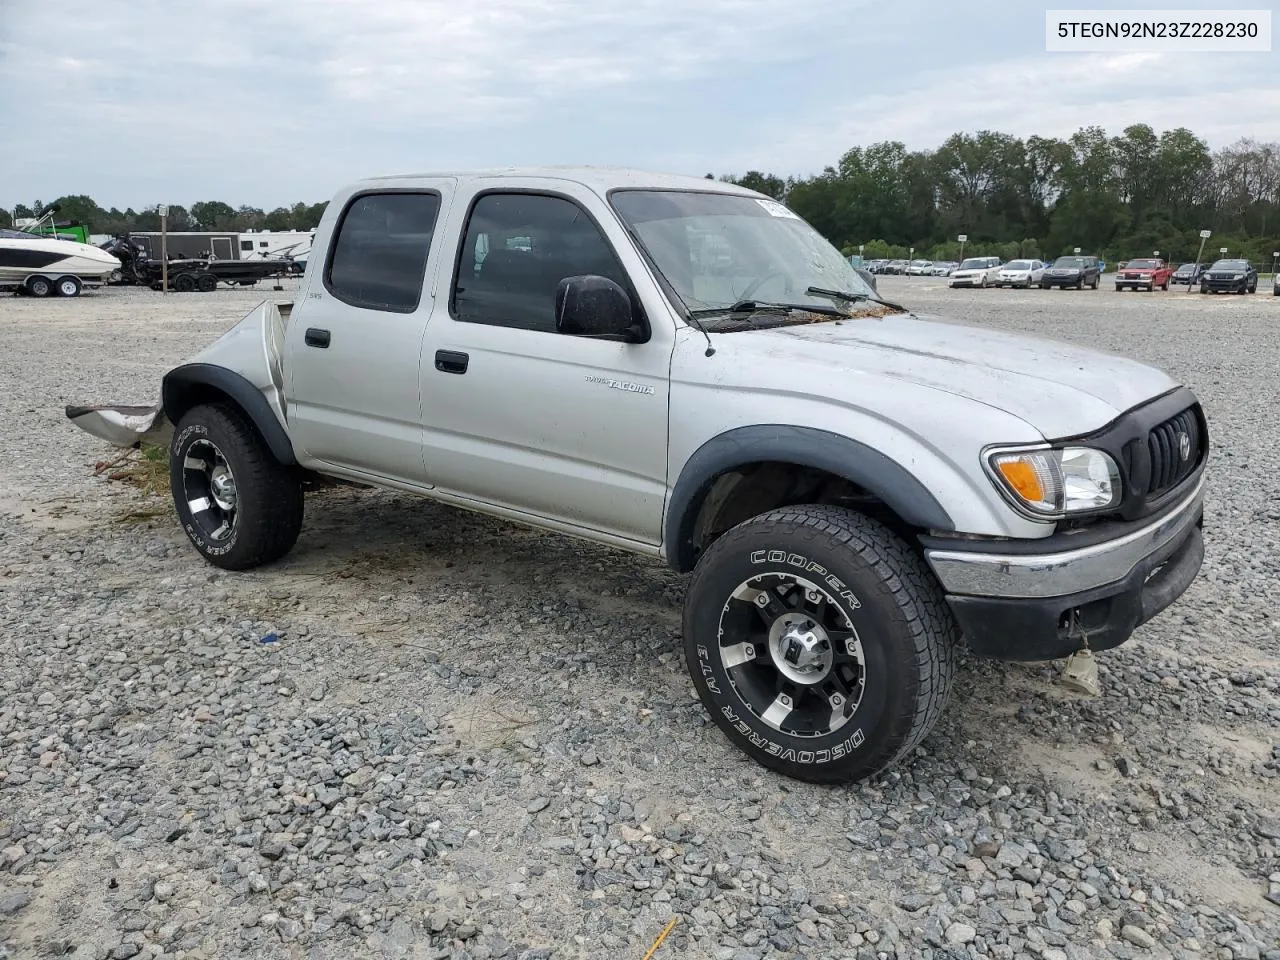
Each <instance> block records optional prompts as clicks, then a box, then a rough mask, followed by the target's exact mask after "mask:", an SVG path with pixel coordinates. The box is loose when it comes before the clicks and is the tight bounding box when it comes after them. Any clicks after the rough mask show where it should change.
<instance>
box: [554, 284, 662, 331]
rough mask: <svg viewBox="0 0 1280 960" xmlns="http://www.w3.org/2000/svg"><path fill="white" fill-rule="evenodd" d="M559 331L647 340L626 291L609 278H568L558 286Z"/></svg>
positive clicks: (557, 314)
mask: <svg viewBox="0 0 1280 960" xmlns="http://www.w3.org/2000/svg"><path fill="white" fill-rule="evenodd" d="M556 332H557V333H563V334H567V335H568V336H571V337H591V338H593V339H596V340H620V341H622V342H624V343H642V342H644V341H645V340H647V339H648V336H647V335H646V331H645V329H644V325H643V324H642V323H640V322H639V321H638V320H637V319H636V316H635V308H634V306H633V305H632V303H631V297H630V295H629V294H628V293H627V291H625V290H623V289H622V287H620V286H619V285H618V284H616V283H615V282H614V281H612V280H610V279H609V278H608V277H601V276H597V275H595V274H586V275H583V276H577V277H565V278H564V279H563V280H561V281H560V283H559V284H558V285H557V286H556Z"/></svg>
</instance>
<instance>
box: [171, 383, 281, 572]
mask: <svg viewBox="0 0 1280 960" xmlns="http://www.w3.org/2000/svg"><path fill="white" fill-rule="evenodd" d="M189 421H198V422H202V423H204V424H205V425H206V426H208V427H210V428H211V429H217V430H220V431H223V432H225V433H226V435H227V436H228V437H230V438H232V439H231V442H232V443H233V444H234V447H235V451H234V452H235V456H236V471H235V472H236V486H237V487H238V488H240V489H241V490H242V491H243V490H247V489H251V490H254V491H257V492H258V495H259V496H261V497H262V499H263V505H262V507H263V509H262V518H261V523H260V524H259V525H258V526H257V527H255V528H254V529H253V530H252V531H248V530H241V531H240V543H242V544H245V545H246V549H244V550H243V551H240V550H233V551H231V552H230V553H227V554H224V555H222V556H219V557H210V556H206V555H204V554H203V553H202V556H205V559H207V560H208V561H209V562H210V563H213V564H215V565H217V566H220V567H223V568H224V569H227V570H248V569H250V568H252V567H258V566H262V565H263V564H267V563H271V562H273V561H275V560H279V559H280V558H281V557H283V556H284V555H285V554H286V553H288V552H289V551H290V550H291V549H293V545H294V544H295V543H296V542H297V540H298V535H299V534H300V533H301V532H302V514H303V494H302V487H301V485H300V484H299V482H298V479H297V477H295V476H294V475H293V473H292V471H290V470H289V468H288V467H286V466H285V465H284V464H282V463H280V461H278V460H276V458H275V457H274V456H272V454H271V451H270V450H269V449H268V448H267V445H266V443H265V441H263V439H262V437H261V435H260V434H259V433H258V428H257V427H256V426H254V424H253V422H252V421H251V420H249V418H248V417H247V416H245V414H244V413H243V412H242V411H241V410H240V408H239V407H236V406H235V405H234V404H230V403H212V404H202V405H201V406H197V407H193V408H192V409H191V410H189V411H188V412H187V414H186V415H185V416H183V418H182V423H181V424H180V425H179V427H178V431H177V432H178V433H179V434H180V433H181V431H182V426H183V425H185V424H186V423H188V422H189ZM174 454H175V455H176V454H177V451H176V450H175V451H174ZM179 469H181V468H180V466H176V465H175V467H174V470H175V471H176V470H179ZM175 475H176V474H175ZM176 496H177V488H176V487H175V499H176ZM237 546H239V544H237Z"/></svg>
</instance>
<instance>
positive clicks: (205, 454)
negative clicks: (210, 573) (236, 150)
mask: <svg viewBox="0 0 1280 960" xmlns="http://www.w3.org/2000/svg"><path fill="white" fill-rule="evenodd" d="M184 276H185V274H184ZM169 486H170V490H171V491H172V494H173V503H174V507H175V508H176V510H177V512H178V519H179V521H180V522H181V523H182V527H183V529H184V530H185V531H186V533H187V537H188V538H189V539H190V540H191V543H192V544H193V545H194V546H195V548H196V550H198V551H199V553H200V555H201V556H202V557H204V558H205V559H206V560H208V561H209V562H210V563H212V564H213V565H214V566H217V567H222V568H224V569H226V570H247V569H249V568H250V567H256V566H260V565H262V564H264V563H270V562H271V561H273V560H278V559H279V558H280V557H283V556H284V555H285V554H286V553H288V552H289V550H290V549H292V547H293V545H294V543H295V542H296V541H297V539H298V534H299V532H300V531H301V530H302V499H303V498H302V486H301V484H300V483H299V482H298V478H297V477H296V476H295V475H294V474H293V472H292V471H290V470H289V468H287V467H286V466H284V465H283V464H281V463H280V462H279V461H278V460H276V459H275V457H274V456H272V454H271V451H270V449H269V448H268V447H267V445H266V443H265V442H264V441H263V440H262V437H261V436H260V435H259V433H258V431H257V428H256V427H254V426H253V424H252V423H250V422H249V420H248V419H247V418H246V417H245V416H244V414H243V413H241V412H240V410H239V409H238V408H236V407H234V406H232V405H230V404H209V405H201V406H197V407H193V408H192V409H191V410H189V411H188V412H187V413H186V415H185V416H183V417H182V419H181V420H180V421H179V423H178V426H177V428H176V429H175V430H174V435H173V443H172V445H171V446H170V449H169Z"/></svg>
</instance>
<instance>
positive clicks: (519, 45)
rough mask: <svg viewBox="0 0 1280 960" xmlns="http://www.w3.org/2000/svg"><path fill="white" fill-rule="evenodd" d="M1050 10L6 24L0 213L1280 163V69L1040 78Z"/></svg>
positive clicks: (148, 1) (166, 11)
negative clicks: (649, 176) (1129, 163)
mask: <svg viewBox="0 0 1280 960" xmlns="http://www.w3.org/2000/svg"><path fill="white" fill-rule="evenodd" d="M1272 2H1273V0H1264V2H1260V3H1254V4H1252V6H1254V7H1267V6H1270V5H1271V4H1272ZM1131 3H1132V0H1130V3H1126V4H1124V6H1130V5H1131ZM1150 5H1151V6H1153V7H1157V6H1158V7H1159V9H1160V10H1162V11H1165V12H1168V11H1170V10H1171V9H1176V8H1179V7H1195V6H1197V4H1196V3H1194V2H1191V3H1187V2H1183V0H1172V2H1162V3H1160V4H1150ZM1239 5H1240V6H1250V5H1251V4H1248V3H1240V4H1239ZM1045 6H1046V5H1045V4H1041V3H1028V2H1026V0H999V2H993V0H967V2H964V3H953V2H948V0H892V2H885V0H866V2H864V0H808V2H797V0H626V2H622V0H205V2H203V3H192V2H186V0H0V206H4V207H10V206H12V205H13V204H14V203H15V202H27V203H30V202H31V201H32V200H34V199H36V198H43V199H45V200H49V199H52V198H54V197H56V196H59V195H62V194H66V193H88V194H89V195H91V196H92V197H93V198H94V199H95V200H97V201H98V202H99V203H101V204H103V205H104V206H113V205H114V206H119V207H121V208H123V207H125V206H134V207H142V206H144V205H147V204H151V203H156V202H160V201H164V202H169V203H184V204H189V203H191V202H193V201H195V200H200V199H221V200H226V201H228V202H231V203H233V204H240V203H249V204H253V205H255V206H262V207H268V208H269V207H273V206H278V205H280V204H288V203H292V202H295V201H297V200H306V201H309V202H311V201H314V200H318V199H323V198H326V197H328V196H329V195H330V194H331V193H332V192H333V191H334V190H335V189H336V187H337V186H339V185H340V184H341V183H342V182H343V181H346V180H349V179H354V178H358V177H363V176H369V175H374V174H382V173H398V172H412V171H415V170H431V169H442V168H449V167H465V166H491V165H501V164H512V163H609V164H625V165H629V166H639V167H644V168H649V169H657V170H665V171H671V172H682V173H691V174H695V175H701V174H703V173H707V172H714V173H716V174H720V173H741V172H743V171H745V170H747V169H749V168H756V169H762V170H769V171H773V172H777V173H780V174H784V175H785V174H805V173H810V172H814V171H816V170H819V169H821V167H822V166H823V165H825V164H828V163H834V162H835V161H836V159H837V158H838V157H839V155H840V154H841V153H842V152H843V151H844V150H845V149H847V148H848V147H849V146H852V145H854V144H858V143H870V142H873V141H876V140H885V139H898V140H903V141H905V142H906V143H907V144H908V145H909V146H911V147H926V146H934V145H936V144H937V143H939V142H940V141H941V140H942V139H943V138H945V137H946V136H947V135H948V134H950V133H952V132H954V131H957V130H964V131H974V130H978V129H983V128H987V129H997V130H1003V131H1005V132H1008V133H1013V134H1016V135H1019V136H1027V135H1030V134H1033V133H1039V134H1043V135H1067V134H1070V133H1071V132H1072V131H1073V130H1075V129H1076V128H1078V127H1079V126H1082V125H1084V124H1100V125H1102V126H1104V127H1106V128H1108V129H1110V130H1112V131H1119V130H1120V129H1122V128H1123V127H1124V126H1126V125H1127V124H1130V123H1134V122H1139V121H1143V122H1147V123H1150V124H1151V125H1152V126H1154V127H1155V128H1156V129H1157V130H1162V129H1166V128H1169V127H1173V126H1179V125H1185V126H1188V127H1190V128H1191V129H1192V130H1194V131H1195V132H1196V133H1197V134H1199V135H1200V136H1202V137H1204V138H1205V139H1207V140H1208V141H1209V142H1210V144H1211V145H1213V146H1220V145H1222V144H1225V143H1229V142H1231V141H1232V140H1235V139H1237V138H1239V137H1242V136H1255V137H1258V138H1260V139H1268V140H1280V69H1277V68H1278V67H1280V54H1278V53H1275V52H1273V53H1255V54H1132V53H1131V54H1061V53H1054V54H1050V53H1046V52H1045V49H1044V45H1045V40H1044V37H1045V26H1044V23H1045V21H1044V9H1045ZM1052 6H1054V7H1055V8H1071V7H1088V8H1094V9H1096V8H1101V7H1109V6H1111V5H1110V4H1107V3H1106V2H1105V0H1093V2H1089V3H1072V2H1070V0H1057V2H1054V3H1053V4H1052ZM1115 6H1120V5H1119V4H1116V5H1115ZM1198 6H1200V7H1201V8H1204V7H1212V6H1214V4H1211V3H1208V2H1206V0H1201V2H1200V3H1199V4H1198Z"/></svg>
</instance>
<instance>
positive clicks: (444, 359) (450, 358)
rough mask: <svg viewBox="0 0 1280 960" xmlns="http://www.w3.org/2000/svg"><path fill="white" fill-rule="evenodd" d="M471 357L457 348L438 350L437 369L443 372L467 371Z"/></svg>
mask: <svg viewBox="0 0 1280 960" xmlns="http://www.w3.org/2000/svg"><path fill="white" fill-rule="evenodd" d="M469 359H471V358H470V357H468V356H467V355H466V354H465V353H459V352H458V351H456V350H437V351H436V369H437V370H439V371H440V372H441V373H466V372H467V361H468V360H469Z"/></svg>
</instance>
